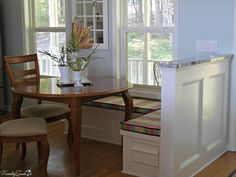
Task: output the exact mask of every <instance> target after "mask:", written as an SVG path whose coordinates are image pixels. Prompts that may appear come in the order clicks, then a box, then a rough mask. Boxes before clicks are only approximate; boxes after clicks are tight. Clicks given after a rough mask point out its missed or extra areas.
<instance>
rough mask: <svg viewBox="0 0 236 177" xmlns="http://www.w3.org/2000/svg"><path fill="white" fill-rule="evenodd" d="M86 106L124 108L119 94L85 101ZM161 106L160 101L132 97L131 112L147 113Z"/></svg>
mask: <svg viewBox="0 0 236 177" xmlns="http://www.w3.org/2000/svg"><path fill="white" fill-rule="evenodd" d="M86 105H87V106H96V107H102V108H108V109H116V110H122V111H124V110H125V106H124V101H123V98H122V97H121V96H110V97H106V98H102V99H98V100H95V101H92V102H88V103H86ZM160 108H161V102H160V101H158V100H150V99H144V98H133V112H135V113H140V114H147V113H150V112H153V111H155V110H158V109H160Z"/></svg>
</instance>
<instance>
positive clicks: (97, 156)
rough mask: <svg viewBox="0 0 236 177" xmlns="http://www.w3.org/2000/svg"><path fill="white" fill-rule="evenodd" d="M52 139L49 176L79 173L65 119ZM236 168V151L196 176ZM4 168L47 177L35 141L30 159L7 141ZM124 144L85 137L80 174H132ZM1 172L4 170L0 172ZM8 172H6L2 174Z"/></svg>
mask: <svg viewBox="0 0 236 177" xmlns="http://www.w3.org/2000/svg"><path fill="white" fill-rule="evenodd" d="M8 117H9V115H5V116H1V118H0V120H5V119H8ZM48 129H49V132H48V139H49V143H50V150H51V151H50V157H49V163H48V175H49V177H75V175H73V174H74V173H73V172H74V168H73V167H74V166H73V165H74V163H73V160H72V159H73V156H72V153H71V152H72V151H73V149H72V148H69V146H68V144H67V140H66V135H64V133H63V131H64V124H63V122H61V121H58V122H55V123H50V124H49V128H48ZM235 168H236V153H233V152H228V153H226V154H224V155H223V156H221V157H220V158H219V159H218V160H217V161H215V162H214V163H213V164H211V165H210V166H209V167H207V168H206V169H204V170H203V171H202V172H200V173H199V174H198V175H196V177H228V174H229V173H230V172H231V171H233V170H234V169H235ZM1 169H2V170H8V171H9V172H11V171H16V170H22V171H24V170H26V169H31V170H32V176H33V177H43V175H42V172H41V170H40V169H39V165H38V160H37V148H36V145H35V144H28V151H27V155H26V159H25V160H24V161H22V160H20V151H19V150H16V149H15V145H14V144H6V145H4V152H3V160H2V165H1ZM121 169H122V148H121V146H118V145H113V144H108V143H103V142H98V141H92V140H88V139H82V140H81V175H80V177H132V176H130V175H124V174H122V173H121ZM0 176H1V174H0ZM2 176H4V175H2Z"/></svg>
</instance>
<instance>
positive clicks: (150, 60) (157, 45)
mask: <svg viewBox="0 0 236 177" xmlns="http://www.w3.org/2000/svg"><path fill="white" fill-rule="evenodd" d="M174 6H175V4H174V0H123V14H124V15H123V30H122V31H123V35H122V36H123V44H124V45H123V46H126V47H124V51H123V53H124V54H125V55H124V58H125V61H126V66H127V67H126V72H127V73H126V75H127V78H128V80H129V81H130V82H132V83H134V84H140V85H155V84H156V83H155V79H154V73H153V64H154V62H156V61H163V60H164V61H166V60H172V59H173V51H174V47H173V42H174V26H175V24H174Z"/></svg>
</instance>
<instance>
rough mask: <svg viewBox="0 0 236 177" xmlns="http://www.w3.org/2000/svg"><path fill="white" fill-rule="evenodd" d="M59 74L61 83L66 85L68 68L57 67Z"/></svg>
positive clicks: (68, 79)
mask: <svg viewBox="0 0 236 177" xmlns="http://www.w3.org/2000/svg"><path fill="white" fill-rule="evenodd" d="M58 68H59V70H60V74H61V82H63V83H68V82H69V81H70V77H69V67H68V66H58Z"/></svg>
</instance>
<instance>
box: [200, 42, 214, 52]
mask: <svg viewBox="0 0 236 177" xmlns="http://www.w3.org/2000/svg"><path fill="white" fill-rule="evenodd" d="M196 51H197V52H216V51H217V40H197V41H196Z"/></svg>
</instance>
